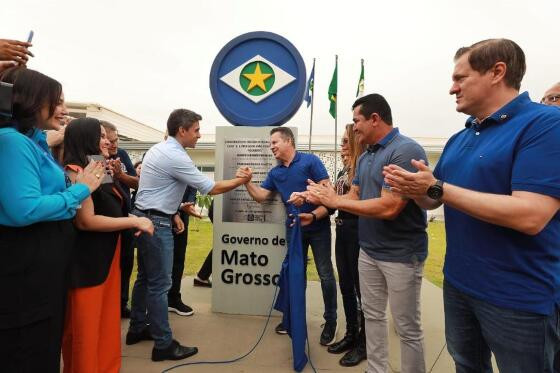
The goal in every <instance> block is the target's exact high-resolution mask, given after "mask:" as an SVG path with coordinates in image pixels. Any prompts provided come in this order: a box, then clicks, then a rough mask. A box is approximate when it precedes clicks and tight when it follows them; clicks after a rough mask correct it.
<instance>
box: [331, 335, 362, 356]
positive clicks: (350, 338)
mask: <svg viewBox="0 0 560 373" xmlns="http://www.w3.org/2000/svg"><path fill="white" fill-rule="evenodd" d="M356 342H357V338H356V334H355V333H346V335H345V336H344V338H342V339H341V340H340V341H338V342H335V343H333V344H332V345H330V346H329V348H327V351H328V352H330V353H331V354H341V353H343V352H345V351H349V350H351V349H353V348H354V347H356Z"/></svg>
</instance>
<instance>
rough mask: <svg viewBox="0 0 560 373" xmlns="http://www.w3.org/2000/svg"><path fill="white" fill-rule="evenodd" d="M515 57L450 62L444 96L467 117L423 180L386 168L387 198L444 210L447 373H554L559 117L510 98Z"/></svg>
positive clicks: (559, 253) (468, 52)
mask: <svg viewBox="0 0 560 373" xmlns="http://www.w3.org/2000/svg"><path fill="white" fill-rule="evenodd" d="M524 73H525V55H524V53H523V50H522V49H521V48H520V47H519V46H518V45H517V44H516V43H515V42H513V41H511V40H507V39H490V40H484V41H481V42H478V43H476V44H473V45H472V46H470V47H465V48H461V49H459V50H458V51H457V53H456V55H455V69H454V71H453V76H452V80H453V84H452V86H451V90H450V94H452V95H455V97H456V103H457V111H459V112H462V113H465V114H468V115H470V118H468V119H467V122H466V126H465V129H463V130H462V131H460V132H458V133H457V134H455V135H454V136H452V137H451V138H450V139H449V141H448V143H447V145H446V146H445V149H444V151H443V154H442V156H441V159H440V161H439V162H438V164H437V167H436V168H435V170H434V172H433V174H432V172H431V171H430V170H429V169H428V168H427V167H426V166H425V165H424V164H423V163H421V162H416V161H413V164H414V166H415V167H416V168H417V169H418V170H419V171H418V172H416V173H410V172H407V171H405V170H402V169H401V168H400V167H397V166H390V167H387V168H386V169H385V174H386V182H387V183H388V184H389V185H391V187H392V189H393V190H395V191H397V192H400V193H403V194H405V195H408V196H410V197H412V198H414V199H415V201H416V203H417V204H419V205H421V206H423V207H426V208H430V209H433V208H436V207H438V206H440V205H441V204H442V203H443V204H444V206H445V225H446V235H447V253H446V257H445V266H444V274H445V282H444V285H443V296H444V306H445V329H446V331H445V332H446V339H447V346H448V350H449V353H450V354H451V356H452V357H453V359H454V360H455V366H456V369H457V372H491V371H492V365H491V362H490V356H491V352H493V353H494V356H495V357H496V362H497V364H498V368H499V369H500V371H501V372H508V373H510V372H514V373H516V372H519V373H521V372H523V373H531V372H535V373H537V372H539V373H540V372H552V371H553V368H552V362H553V357H554V353H555V351H557V350H558V348H559V347H560V343H559V342H560V341H559V336H558V333H559V328H558V325H559V321H560V320H559V318H558V303H559V301H560V214H559V213H558V210H559V208H560V172H558V167H557V166H556V165H558V164H559V163H560V111H559V110H557V109H556V108H551V107H547V106H545V105H539V104H537V103H534V102H531V100H530V99H529V96H528V94H527V93H526V92H525V93H522V94H519V88H520V86H521V80H522V78H523V75H524Z"/></svg>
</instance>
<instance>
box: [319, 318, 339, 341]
mask: <svg viewBox="0 0 560 373" xmlns="http://www.w3.org/2000/svg"><path fill="white" fill-rule="evenodd" d="M336 330H337V325H336V321H327V322H326V323H325V326H324V327H323V332H322V333H321V340H320V343H321V344H322V345H323V346H330V345H331V344H333V343H334V341H335V340H336Z"/></svg>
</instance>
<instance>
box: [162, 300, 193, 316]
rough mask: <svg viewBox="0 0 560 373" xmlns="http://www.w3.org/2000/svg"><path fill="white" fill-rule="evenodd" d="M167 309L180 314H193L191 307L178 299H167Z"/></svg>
mask: <svg viewBox="0 0 560 373" xmlns="http://www.w3.org/2000/svg"><path fill="white" fill-rule="evenodd" d="M167 310H168V311H170V312H175V313H176V314H177V315H181V316H191V315H192V314H194V311H193V309H192V308H190V307H189V306H187V305H186V304H184V303H183V302H182V301H181V300H180V299H179V300H176V301H171V300H169V301H168V302H167Z"/></svg>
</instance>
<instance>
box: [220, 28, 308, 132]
mask: <svg viewBox="0 0 560 373" xmlns="http://www.w3.org/2000/svg"><path fill="white" fill-rule="evenodd" d="M252 39H268V40H272V41H274V42H276V43H278V44H280V45H282V46H283V47H284V48H286V49H287V50H288V52H289V53H290V54H291V55H292V57H293V58H294V60H295V63H296V65H297V69H298V76H297V78H296V79H297V80H296V82H297V84H298V87H297V90H296V93H295V95H294V99H293V100H292V102H291V103H290V104H289V105H288V106H287V107H286V108H285V109H284V110H282V111H280V112H278V113H277V114H275V115H271V116H267V117H266V122H263V119H247V118H244V117H242V116H240V115H238V114H236V113H234V112H233V111H231V110H230V109H229V108H228V107H227V106H226V105H224V104H223V102H221V98H220V96H219V94H218V93H217V92H218V84H219V80H220V79H219V77H218V71H219V69H220V66H221V64H222V62H223V60H224V58H225V57H226V56H227V55H228V54H229V52H230V51H231V50H232V49H234V48H235V47H237V46H238V45H240V44H242V43H244V42H246V41H248V40H252ZM306 78H307V76H306V70H305V63H304V62H303V58H302V57H301V54H300V53H299V52H298V50H297V49H296V47H295V46H294V45H293V44H292V43H291V42H290V41H289V40H288V39H286V38H284V37H283V36H280V35H278V34H275V33H273V32H268V31H254V32H248V33H246V34H243V35H240V36H238V37H236V38H234V39H232V40H231V41H230V42H229V43H227V44H226V45H225V46H224V47H223V48H222V49H221V50H220V52H219V53H218V55H217V56H216V58H215V59H214V62H213V63H212V69H211V70H210V93H211V95H212V99H213V100H214V103H215V104H216V106H217V107H218V110H219V111H220V113H221V114H222V115H223V116H224V117H225V118H226V119H227V120H228V121H229V122H230V123H231V124H233V125H235V126H250V127H264V126H281V125H282V124H284V123H286V122H287V121H288V120H290V118H291V117H293V116H294V114H295V113H297V111H298V110H299V108H300V107H301V104H302V102H303V95H304V94H305V85H306Z"/></svg>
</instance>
